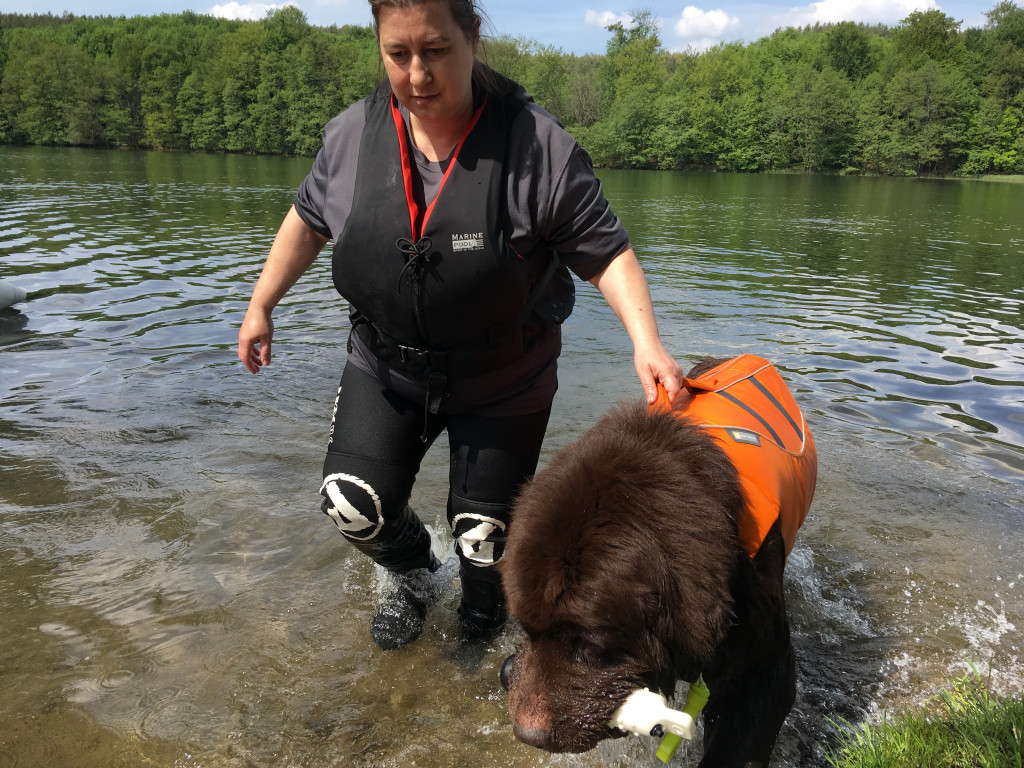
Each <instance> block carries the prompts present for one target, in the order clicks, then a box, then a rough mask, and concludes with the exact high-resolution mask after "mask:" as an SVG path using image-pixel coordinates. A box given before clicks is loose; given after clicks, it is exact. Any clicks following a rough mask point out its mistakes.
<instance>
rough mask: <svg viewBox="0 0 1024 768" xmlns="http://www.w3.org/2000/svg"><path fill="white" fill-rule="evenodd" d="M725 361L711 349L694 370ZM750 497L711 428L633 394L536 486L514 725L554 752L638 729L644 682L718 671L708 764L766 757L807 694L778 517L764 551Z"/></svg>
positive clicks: (528, 516)
mask: <svg viewBox="0 0 1024 768" xmlns="http://www.w3.org/2000/svg"><path fill="white" fill-rule="evenodd" d="M720 362H723V361H721V360H712V359H707V360H704V361H702V362H701V363H700V364H698V365H697V366H696V367H695V368H694V369H693V370H692V371H691V372H690V374H689V376H690V377H691V378H692V377H696V376H699V375H700V374H701V373H702V372H703V371H706V370H709V369H710V368H712V367H714V366H715V365H717V364H718V363H720ZM742 505H743V496H742V494H741V492H740V485H739V478H738V476H737V472H736V469H735V467H734V466H733V464H732V462H731V461H730V460H729V459H728V458H727V457H726V455H725V453H724V452H723V451H722V450H721V449H720V448H719V447H718V446H717V445H716V444H715V441H714V439H713V438H711V437H710V436H709V435H708V434H707V433H706V432H705V431H704V430H702V429H700V428H698V427H696V426H693V425H692V424H689V423H687V422H686V421H685V419H681V418H679V417H677V416H674V415H672V414H670V413H649V412H648V407H647V404H646V403H643V402H637V403H633V404H621V405H619V406H618V407H616V408H614V409H613V410H611V411H610V412H609V413H608V414H607V415H605V416H604V417H603V418H601V419H600V420H599V421H598V422H597V423H596V424H595V425H594V426H593V427H592V428H591V429H590V430H588V431H587V432H586V433H585V434H584V435H583V437H582V438H580V440H579V441H578V442H576V443H574V444H572V445H570V446H568V447H566V448H565V449H563V450H562V451H561V452H559V453H558V454H557V455H556V456H555V457H554V458H553V459H552V460H551V462H550V463H549V464H548V466H547V467H545V468H544V469H543V470H542V471H540V472H539V473H538V474H537V475H536V477H535V478H534V479H533V480H532V481H531V482H530V483H528V484H527V486H526V487H525V488H524V489H523V491H522V492H521V494H520V496H519V498H518V500H517V502H516V504H515V507H514V511H513V517H512V524H511V526H510V528H509V536H508V543H507V548H506V551H505V556H504V558H503V560H502V562H501V566H500V567H501V570H502V576H503V579H504V584H505V592H506V596H507V600H508V606H509V610H510V613H511V614H512V615H513V616H514V617H515V619H516V620H517V621H518V622H519V624H520V625H521V626H522V628H523V630H524V632H525V634H526V640H525V642H523V643H522V645H521V646H520V647H519V648H517V649H516V653H515V654H514V656H513V657H512V659H511V660H510V664H509V666H508V683H509V709H510V712H511V715H512V723H513V730H514V732H515V734H516V736H517V737H518V738H519V739H520V740H521V741H523V742H525V743H527V744H531V745H533V746H536V747H539V748H542V749H545V750H548V751H551V752H585V751H588V750H590V749H592V748H593V747H595V746H596V745H597V744H598V742H600V741H601V740H603V739H608V738H614V737H618V736H622V735H624V734H623V732H622V731H619V730H616V729H613V728H611V727H610V726H609V724H608V723H609V720H610V718H611V716H612V713H613V712H614V711H615V710H616V709H617V708H618V707H619V706H620V705H621V704H622V703H623V701H624V700H625V698H626V697H627V696H628V695H629V694H630V693H631V692H632V691H633V690H635V689H637V688H641V687H647V688H651V689H653V690H659V691H661V692H662V693H664V694H665V695H666V696H668V697H669V698H671V697H672V695H673V693H674V691H675V689H676V683H677V681H678V680H685V681H689V682H692V681H693V680H695V679H696V678H697V676H698V675H699V674H703V676H704V680H705V681H706V682H707V684H708V686H709V688H710V690H711V699H710V701H709V703H708V705H707V707H706V709H705V710H704V758H703V761H702V762H701V766H704V767H705V768H712V767H713V768H731V766H744V767H750V766H766V765H767V764H768V760H769V757H770V755H771V751H772V748H773V746H774V743H775V739H776V737H777V735H778V732H779V729H780V728H781V727H782V723H783V721H784V720H785V717H786V714H787V713H788V711H789V709H790V707H791V706H792V704H793V699H794V695H795V680H796V674H795V659H794V655H793V648H792V645H791V643H790V637H789V622H788V618H787V615H786V607H785V602H784V599H783V591H782V572H783V567H784V565H785V547H784V544H783V541H782V537H781V535H780V534H779V531H778V524H776V526H775V527H774V528H773V529H772V531H771V532H770V534H769V536H768V539H767V540H766V541H765V543H764V544H763V545H762V546H761V549H760V550H759V551H758V553H757V555H756V556H755V557H754V558H750V557H749V556H747V555H746V553H745V552H744V551H743V550H742V548H741V546H740V543H739V540H738V538H737V522H736V521H737V519H738V517H739V514H740V512H741V510H742Z"/></svg>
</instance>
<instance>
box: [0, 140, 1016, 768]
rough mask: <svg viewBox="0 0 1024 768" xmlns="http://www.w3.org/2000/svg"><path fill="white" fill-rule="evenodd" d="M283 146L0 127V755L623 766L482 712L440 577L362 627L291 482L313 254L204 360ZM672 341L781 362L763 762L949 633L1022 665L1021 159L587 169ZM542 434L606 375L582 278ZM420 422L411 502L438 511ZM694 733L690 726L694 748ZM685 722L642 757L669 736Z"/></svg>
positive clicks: (891, 684) (490, 680)
mask: <svg viewBox="0 0 1024 768" xmlns="http://www.w3.org/2000/svg"><path fill="white" fill-rule="evenodd" d="M307 166H308V161H303V160H288V159H280V158H252V157H235V156H199V155H172V154H163V153H121V152H91V151H74V150H47V149H27V150H13V149H0V279H5V280H11V281H12V282H16V283H17V284H18V285H21V286H22V287H24V288H25V289H27V290H28V291H29V292H30V301H29V302H28V303H26V304H23V305H20V306H19V307H17V308H16V309H15V310H5V311H3V312H0V574H3V578H2V579H0V612H2V615H3V616H4V617H5V619H4V622H3V623H0V685H2V688H3V690H4V691H5V694H6V695H5V696H4V697H3V698H2V699H0V734H3V736H2V738H0V765H2V766H10V765H17V766H37V765H51V764H52V765H57V764H74V765H77V766H94V765H95V766H110V765H125V766H138V765H157V766H200V765H206V766H209V765H217V766H229V767H230V766H240V767H241V766H330V765H338V766H356V767H359V766H371V765H372V766H408V765H417V766H437V767H440V766H451V765H479V766H527V765H531V766H533V765H554V766H562V765H565V766H583V765H587V766H629V765H649V764H651V762H652V750H653V747H654V745H653V744H652V743H648V742H647V740H644V739H639V738H636V739H631V740H629V741H619V742H614V743H608V744H605V745H603V746H602V747H601V748H599V749H598V750H597V751H596V752H595V753H592V754H590V755H587V756H585V757H571V756H570V757H559V756H548V755H544V754H542V753H539V752H536V751H535V750H532V749H530V748H528V747H525V746H523V745H521V744H518V743H516V742H515V740H514V739H513V737H512V735H511V731H510V728H509V724H508V718H507V714H506V711H505V699H504V695H503V693H502V692H501V690H500V687H499V684H498V680H497V667H498V665H499V663H500V660H501V659H502V658H504V655H505V654H506V653H507V651H508V649H509V648H510V647H511V646H512V645H513V644H514V642H515V640H516V631H515V630H514V629H511V630H509V632H507V633H506V635H505V636H504V637H502V638H501V639H500V641H499V642H498V643H496V644H495V647H494V648H492V649H490V650H489V652H488V653H487V654H486V656H485V657H484V658H483V659H471V658H466V657H465V655H464V654H462V653H460V651H459V649H458V647H457V644H456V637H457V628H456V622H455V619H454V608H455V603H456V601H457V595H456V592H457V590H455V589H453V590H452V591H451V592H450V594H448V595H446V597H445V598H444V600H443V601H442V604H441V605H440V606H439V607H438V609H436V610H434V611H433V612H432V613H431V615H430V617H429V622H428V624H429V626H428V628H427V631H426V632H425V634H424V636H423V638H422V639H421V640H420V641H419V642H417V643H415V644H414V645H413V647H411V648H407V649H403V650H401V651H399V652H396V653H392V654H384V653H382V652H380V651H378V650H376V649H375V648H374V646H373V645H372V642H371V641H370V639H369V636H368V633H367V631H366V626H367V623H368V620H369V615H370V613H371V611H372V606H373V601H374V599H375V597H376V589H377V583H378V582H377V577H376V574H375V573H374V570H373V568H372V567H371V566H369V565H368V564H367V563H366V562H364V561H363V560H362V559H359V558H353V559H352V560H351V561H349V557H348V555H349V552H348V550H347V549H346V548H345V546H344V545H343V544H342V542H341V541H340V539H339V538H338V537H337V534H336V533H334V532H333V531H334V528H333V526H332V525H330V523H329V521H327V520H326V519H321V516H320V515H319V512H318V504H319V502H318V497H317V490H316V489H317V488H318V486H319V471H320V462H321V459H322V454H321V452H322V449H323V445H324V441H325V437H326V427H327V422H328V418H329V408H330V404H331V402H332V399H333V393H334V389H335V387H336V384H337V377H338V375H339V373H340V366H341V363H342V361H343V356H344V344H343V342H344V338H345V330H344V328H345V322H344V306H343V305H342V304H341V302H339V300H338V299H337V298H336V295H335V294H334V293H333V289H332V288H331V286H330V279H329V274H328V272H327V265H326V263H325V262H323V263H320V264H317V265H316V266H315V267H314V270H313V272H312V273H311V274H310V275H308V276H307V278H306V279H305V280H304V281H303V282H302V283H300V284H299V285H298V286H297V287H296V289H295V290H294V291H293V293H292V294H291V295H290V296H289V297H288V298H287V299H286V300H285V302H284V304H283V305H282V306H281V307H280V308H279V310H278V312H277V315H276V323H277V338H276V339H275V360H274V363H273V365H271V366H270V368H268V369H267V370H265V371H264V372H263V373H262V374H261V375H260V376H258V377H251V376H249V375H248V374H246V373H245V372H244V371H243V369H242V368H241V366H240V365H239V364H238V363H237V362H236V360H235V358H234V351H233V349H234V344H235V334H236V332H237V324H238V322H239V321H240V320H241V315H242V312H243V310H244V306H245V302H246V300H247V298H248V293H249V291H250V289H251V285H252V282H253V281H254V279H255V276H256V274H257V272H258V269H259V266H260V264H261V263H262V259H263V257H264V255H265V252H266V249H267V247H268V246H269V243H270V240H271V238H272V236H273V232H274V230H275V228H276V225H277V223H278V221H279V220H280V218H281V216H282V215H283V212H284V210H285V209H286V208H287V206H288V204H289V203H290V201H291V197H292V195H293V193H294V189H295V187H296V186H297V184H298V181H299V180H300V179H301V178H302V176H303V174H304V173H305V171H306V169H307ZM602 178H603V181H604V182H605V186H606V190H607V192H608V194H609V196H610V198H611V199H612V200H613V203H614V205H615V207H616V210H617V212H618V213H619V214H620V216H622V218H623V219H624V220H625V221H626V223H627V225H628V226H629V228H630V232H631V236H632V239H633V241H634V244H635V246H636V248H637V251H638V252H639V253H640V255H641V258H642V259H643V261H644V264H645V268H646V269H647V271H648V273H649V275H650V278H651V282H652V285H653V291H654V294H655V299H656V302H657V305H658V309H659V318H660V324H661V327H662V330H663V333H664V336H665V337H666V340H667V341H668V343H669V344H670V345H672V348H673V349H675V350H677V351H678V354H679V355H680V357H681V358H687V359H691V358H694V357H696V356H699V355H700V354H705V353H708V354H715V355H725V354H729V353H733V352H739V351H756V352H758V353H760V354H763V355H765V356H767V357H769V358H771V359H773V360H774V361H775V362H776V363H777V364H778V366H779V368H780V369H781V370H782V371H783V372H784V375H785V376H786V377H787V378H788V379H789V381H790V382H791V383H792V384H793V386H794V389H795V391H796V392H797V393H798V398H799V399H800V401H801V403H802V405H803V407H804V410H805V413H806V415H807V417H808V420H809V422H810V424H811V426H812V429H813V430H814V434H815V438H816V441H817V443H818V448H819V453H820V460H821V468H820V479H819V489H818V493H817V496H816V499H815V503H814V507H813V508H812V511H811V516H810V518H809V520H808V522H807V524H806V526H805V528H804V530H803V532H802V536H801V540H800V543H799V544H798V547H797V549H796V550H795V551H794V553H793V556H792V557H791V560H790V564H789V569H788V574H789V578H788V597H789V602H790V607H791V611H792V613H793V620H794V626H795V630H796V632H795V634H796V642H797V646H798V652H799V654H800V683H799V696H798V701H797V706H796V707H795V709H794V712H793V715H792V716H791V718H790V721H789V723H788V725H787V727H786V730H785V731H784V733H783V738H782V741H781V743H780V745H779V749H778V758H779V760H778V762H779V764H780V765H789V766H812V765H814V766H816V765H822V764H823V749H824V746H825V745H827V743H828V740H829V738H830V734H832V733H834V728H833V726H832V725H831V724H830V722H829V721H830V719H831V720H836V719H850V720H854V721H859V720H862V719H864V718H865V717H867V718H875V717H878V716H879V712H880V710H884V709H885V708H889V707H901V706H904V705H906V704H908V703H915V702H919V701H921V700H923V699H924V698H926V697H927V696H929V695H930V694H932V693H934V691H935V690H936V688H937V686H938V685H940V684H941V682H942V681H943V680H944V679H945V678H947V677H948V676H950V675H959V674H960V673H961V672H962V671H963V670H964V669H966V665H967V664H968V663H972V664H975V665H976V666H977V667H978V668H979V669H981V670H982V671H983V672H986V673H987V672H988V671H989V670H991V673H992V676H993V680H994V682H995V684H996V686H997V687H999V688H1001V689H1003V690H1019V689H1020V687H1021V683H1022V678H1024V674H1022V667H1024V664H1022V661H1021V651H1020V645H1021V627H1022V626H1024V597H1022V591H1024V574H1022V573H1021V570H1022V569H1021V566H1020V563H1021V562H1024V557H1022V555H1024V543H1022V537H1021V535H1020V530H1021V523H1022V518H1021V514H1022V513H1021V511H1020V510H1021V508H1022V502H1024V490H1022V488H1024V486H1022V484H1021V479H1022V476H1024V417H1022V416H1021V414H1022V413H1024V409H1022V408H1021V405H1022V403H1021V401H1022V395H1021V392H1022V391H1024V390H1022V389H1021V387H1022V385H1024V344H1022V338H1024V330H1022V329H1024V321H1022V302H1024V287H1022V286H1024V274H1022V271H1024V259H1022V258H1021V257H1022V255H1024V222H1021V220H1020V216H1019V215H1017V214H1018V212H1019V211H1020V210H1021V209H1022V203H1024V187H1020V186H1013V185H983V184H973V183H947V182H926V181H900V180H892V179H847V178H813V177H802V176H771V177H765V176H721V175H680V174H655V173H651V174H647V173H637V172H631V173H612V172H608V173H604V174H602ZM565 337H566V349H565V353H564V355H563V360H562V363H561V365H560V370H561V380H562V386H561V390H560V393H559V396H558V399H557V401H556V412H555V414H554V416H553V419H552V425H551V430H550V432H549V437H548V440H547V444H546V447H545V455H550V454H551V452H553V451H554V450H555V449H557V448H558V447H560V446H561V445H564V444H565V443H566V442H567V441H569V440H571V439H572V438H573V437H574V436H575V435H577V434H578V433H579V430H580V429H581V427H582V426H585V425H587V424H589V423H591V422H592V421H593V420H594V419H595V418H596V417H597V415H598V413H599V412H600V411H602V410H604V408H605V406H606V404H609V403H611V402H614V401H616V400H618V399H620V398H623V397H636V396H638V394H639V391H638V386H637V383H636V381H635V378H634V374H633V372H632V368H631V360H630V353H629V349H628V344H627V340H626V339H625V337H624V334H623V333H622V332H621V330H620V329H619V328H618V327H617V325H616V321H614V319H613V317H612V316H611V313H610V311H609V310H608V309H607V307H606V306H605V305H603V303H602V302H601V301H600V300H599V298H598V297H596V296H595V294H594V292H593V291H592V290H591V289H590V287H589V286H586V285H584V286H581V288H580V300H579V303H578V309H577V311H576V313H575V314H574V315H573V316H572V318H570V320H569V322H568V323H567V325H566V332H565ZM445 456H446V449H445V447H444V446H443V445H440V446H438V447H437V448H435V449H434V450H433V451H432V452H431V454H430V455H429V456H428V459H427V462H426V463H425V466H424V471H423V473H422V478H421V481H420V483H419V485H418V487H417V491H416V498H414V504H415V505H416V506H417V508H418V509H420V510H421V511H422V512H423V514H424V515H425V516H426V517H427V518H428V519H429V520H430V521H431V522H432V523H433V527H434V528H435V530H436V536H437V544H438V547H444V546H447V540H446V538H445V535H444V519H443V518H444V516H443V514H442V510H443V506H444V494H445V489H444V485H443V481H444V478H445V476H446V470H445V467H444V459H445ZM694 755H696V756H697V757H699V749H697V750H696V751H695V752H694ZM692 757H693V755H689V754H688V753H687V752H686V751H685V750H681V752H680V757H678V758H677V759H676V761H675V763H676V764H679V765H687V764H690V763H695V759H693V760H691V758H692Z"/></svg>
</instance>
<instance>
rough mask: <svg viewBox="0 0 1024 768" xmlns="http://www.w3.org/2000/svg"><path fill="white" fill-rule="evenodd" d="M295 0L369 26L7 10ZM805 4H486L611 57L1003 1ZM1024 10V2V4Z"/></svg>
mask: <svg viewBox="0 0 1024 768" xmlns="http://www.w3.org/2000/svg"><path fill="white" fill-rule="evenodd" d="M286 2H288V3H289V4H291V5H296V6H298V7H299V8H300V9H301V10H302V11H303V12H304V13H305V14H306V17H307V18H308V19H309V22H310V23H311V24H318V25H325V26H326V25H329V24H338V25H339V26H340V25H342V24H368V23H369V19H370V12H369V6H368V4H367V2H366V0H0V11H5V12H8V13H13V12H17V13H47V12H49V13H54V14H61V13H64V12H70V13H74V14H76V15H80V16H100V15H103V16H122V15H123V16H135V15H151V14H158V13H178V12H181V11H186V10H192V11H195V12H197V13H211V14H213V15H216V16H224V17H227V18H238V19H259V18H262V17H263V16H264V15H265V14H266V12H267V10H268V9H272V8H276V7H280V6H281V5H284V4H285V3H286ZM799 2H801V0H789V2H785V1H784V2H779V3H752V2H744V1H743V0H647V1H646V2H645V1H644V0H481V5H482V7H483V9H484V11H485V13H486V14H487V17H488V18H489V19H490V22H491V24H490V27H491V33H492V34H494V35H503V34H508V35H513V36H515V37H523V38H527V39H530V40H534V41H536V42H538V43H540V44H542V45H550V46H554V47H555V48H560V49H561V50H562V51H564V52H565V53H577V54H584V53H604V50H605V44H606V43H607V41H608V37H609V36H608V32H607V31H606V30H605V29H604V27H606V26H607V25H608V24H610V23H612V22H613V21H623V22H627V23H628V21H629V19H630V16H629V12H630V11H631V10H636V9H638V8H643V9H647V10H650V11H651V12H652V14H653V15H654V16H655V17H656V18H657V19H658V20H659V23H660V25H661V41H662V44H663V45H664V46H665V48H667V49H669V50H673V51H682V50H685V49H686V48H687V47H688V46H692V47H693V48H695V49H698V50H703V49H705V48H707V47H708V46H710V45H713V44H714V43H717V42H721V41H727V42H731V41H741V42H751V41H753V40H757V39H758V38H760V37H763V36H765V35H769V34H771V33H772V32H773V31H774V30H775V29H778V28H779V27H786V26H803V25H804V24H814V23H815V22H822V23H828V22H838V21H862V22H867V23H883V24H889V25H894V24H896V23H898V22H899V21H900V20H901V19H904V18H906V16H907V15H908V14H910V13H911V12H912V11H915V10H920V11H925V10H930V9H934V8H937V9H939V10H941V11H943V12H944V13H946V14H948V15H950V16H952V17H953V18H955V19H956V20H957V21H962V22H963V25H964V28H967V27H979V26H984V24H985V12H986V11H989V10H991V9H992V8H993V7H995V6H996V5H997V0H990V1H988V2H977V1H975V2H971V1H970V0H820V1H819V2H809V3H807V4H803V5H798V4H797V3H799ZM1018 5H1020V3H1018Z"/></svg>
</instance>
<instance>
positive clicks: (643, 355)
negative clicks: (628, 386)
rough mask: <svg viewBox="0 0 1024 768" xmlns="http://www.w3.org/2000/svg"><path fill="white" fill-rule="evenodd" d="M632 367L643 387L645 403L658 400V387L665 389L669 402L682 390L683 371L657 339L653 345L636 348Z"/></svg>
mask: <svg viewBox="0 0 1024 768" xmlns="http://www.w3.org/2000/svg"><path fill="white" fill-rule="evenodd" d="M633 365H634V366H636V373H637V375H638V376H639V377H640V383H641V384H642V385H643V387H644V394H645V395H646V396H647V402H648V403H653V402H654V401H655V400H656V399H657V398H658V385H659V384H661V386H663V387H664V388H665V393H666V394H667V395H668V399H669V402H672V401H673V400H675V399H676V395H678V394H679V392H680V390H681V389H682V388H683V377H684V374H683V369H682V368H681V367H680V365H679V363H677V362H676V359H675V358H674V357H672V355H670V354H669V352H668V350H667V349H665V345H664V344H662V343H661V340H660V339H658V340H657V341H656V342H655V343H651V344H648V345H641V346H637V348H636V350H635V351H634V353H633Z"/></svg>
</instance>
